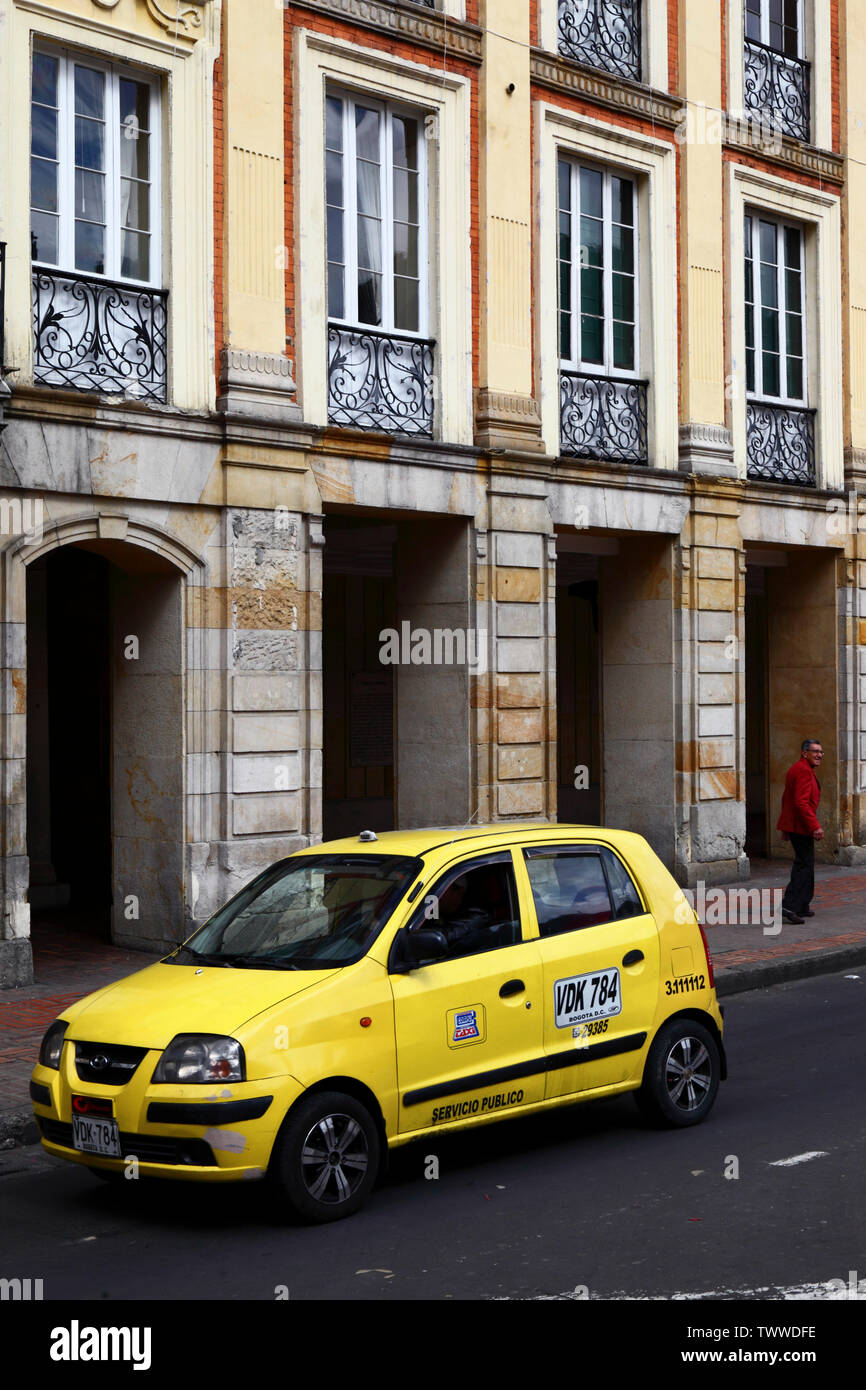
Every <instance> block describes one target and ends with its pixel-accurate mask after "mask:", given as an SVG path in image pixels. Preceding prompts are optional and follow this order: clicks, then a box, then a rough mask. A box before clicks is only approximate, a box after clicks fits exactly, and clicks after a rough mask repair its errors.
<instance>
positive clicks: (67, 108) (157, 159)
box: [28, 43, 162, 289]
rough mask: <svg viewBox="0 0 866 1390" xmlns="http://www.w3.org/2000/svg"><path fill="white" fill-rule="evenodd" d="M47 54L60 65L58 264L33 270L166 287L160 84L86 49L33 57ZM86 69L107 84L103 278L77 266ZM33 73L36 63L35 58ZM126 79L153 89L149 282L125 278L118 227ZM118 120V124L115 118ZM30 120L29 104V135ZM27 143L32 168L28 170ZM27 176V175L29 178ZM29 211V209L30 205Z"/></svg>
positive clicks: (46, 49)
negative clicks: (78, 75) (78, 77)
mask: <svg viewBox="0 0 866 1390" xmlns="http://www.w3.org/2000/svg"><path fill="white" fill-rule="evenodd" d="M37 53H41V54H45V56H46V57H49V58H55V59H57V61H58V63H59V68H58V75H57V99H58V114H57V148H58V174H57V204H58V214H59V216H58V260H57V262H56V264H55V263H52V262H50V261H43V260H36V261H34V262H33V264H34V265H37V266H44V267H46V268H50V269H53V270H58V271H61V272H63V273H64V274H66V275H70V276H77V275H81V276H84V277H92V278H94V279H97V280H105V281H107V282H119V283H122V284H131V285H147V286H148V287H149V288H151V289H153V288H162V140H161V135H162V100H161V89H160V82H159V80H158V78H156V77H155V76H154V75H153V73H150V72H147V71H146V70H144V69H141V68H136V67H132V66H130V65H128V64H126V63H116V62H108V61H106V60H105V59H104V58H101V57H94V56H92V55H91V54H89V53H87V52H85V51H84V50H77V49H73V48H66V47H64V48H58V47H55V46H54V45H51V44H43V43H39V44H36V45H35V46H34V48H33V55H34V56H35V55H36V54H37ZM76 66H79V67H87V68H91V69H93V70H94V71H97V72H101V73H103V74H104V75H105V79H106V86H105V92H106V118H105V181H106V186H105V214H106V216H105V251H106V254H105V262H106V269H105V271H103V272H102V273H99V272H97V271H91V270H78V269H77V268H76V266H75V68H76ZM31 73H32V59H31ZM122 79H128V80H130V81H134V82H138V83H140V84H142V85H144V86H147V87H148V88H149V89H150V130H149V136H150V174H151V177H150V180H149V183H150V230H149V235H150V277H149V279H147V280H139V279H135V278H133V277H130V276H125V275H121V273H120V266H121V257H122V250H121V233H122V228H121V225H120V183H121V170H120V138H121V137H120V113H119V105H117V103H118V102H119V84H120V81H121V80H122ZM115 117H116V119H115ZM31 119H32V112H31V107H30V105H29V104H28V133H29V130H30V121H31ZM29 159H30V155H29V141H28V167H29ZM28 177H29V175H28ZM28 206H29V204H28Z"/></svg>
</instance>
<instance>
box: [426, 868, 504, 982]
mask: <svg viewBox="0 0 866 1390" xmlns="http://www.w3.org/2000/svg"><path fill="white" fill-rule="evenodd" d="M417 927H421V928H424V927H426V928H430V927H433V928H435V929H437V930H438V931H440V932H441V933H442V935H443V936H444V937H445V941H446V943H447V946H448V952H447V955H445V956H438V957H437V960H456V959H458V958H459V957H460V956H474V955H478V954H479V953H481V952H482V951H495V950H497V949H498V948H499V947H500V946H514V945H516V944H517V943H518V942H519V941H520V940H521V932H520V910H519V908H518V905H517V887H516V884H515V881H514V868H513V865H512V863H511V857H510V856H509V857H508V858H507V859H506V858H502V859H500V860H498V861H491V860H486V861H484V862H483V863H480V864H473V865H469V866H463V867H462V868H456V869H452V870H451V871H450V872H448V873H446V874H444V875H443V877H442V878H440V879H439V881H438V882H437V883H436V885H435V886H434V887H433V888H432V889H431V890H430V892H429V893H427V894H425V896H424V897H423V898H422V900H421V902H420V904H419V906H418V910H417V911H416V912H415V914H414V916H413V918H412V920H411V922H410V923H409V926H408V930H409V931H410V932H411V931H413V930H414V929H415V928H417Z"/></svg>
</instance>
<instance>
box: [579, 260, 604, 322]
mask: <svg viewBox="0 0 866 1390" xmlns="http://www.w3.org/2000/svg"><path fill="white" fill-rule="evenodd" d="M602 289H603V282H602V273H601V271H600V270H591V269H589V268H588V267H586V266H584V267H583V269H582V270H581V272H580V307H581V309H582V310H583V312H584V313H585V314H601V313H602Z"/></svg>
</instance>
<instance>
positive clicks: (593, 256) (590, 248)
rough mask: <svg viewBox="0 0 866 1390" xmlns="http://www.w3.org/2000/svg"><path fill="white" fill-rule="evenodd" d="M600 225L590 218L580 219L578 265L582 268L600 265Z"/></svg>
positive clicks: (601, 254) (601, 253)
mask: <svg viewBox="0 0 866 1390" xmlns="http://www.w3.org/2000/svg"><path fill="white" fill-rule="evenodd" d="M602 256H603V251H602V224H601V223H600V222H596V221H594V220H593V219H592V218H590V217H581V219H580V263H581V265H583V266H591V265H601V264H602Z"/></svg>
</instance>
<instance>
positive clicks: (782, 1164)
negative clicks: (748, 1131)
mask: <svg viewBox="0 0 866 1390" xmlns="http://www.w3.org/2000/svg"><path fill="white" fill-rule="evenodd" d="M828 1153H829V1149H810V1150H809V1152H808V1153H805V1154H794V1155H793V1157H791V1158H774V1159H773V1161H772V1162H771V1164H770V1167H771V1168H793V1166H794V1164H795V1163H808V1162H809V1161H810V1160H811V1159H813V1158H826V1157H827V1154H828Z"/></svg>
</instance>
